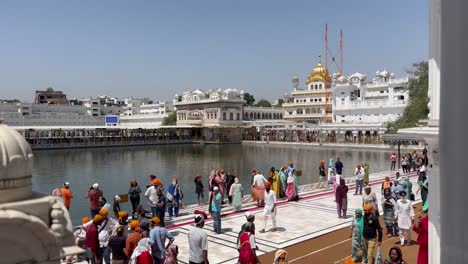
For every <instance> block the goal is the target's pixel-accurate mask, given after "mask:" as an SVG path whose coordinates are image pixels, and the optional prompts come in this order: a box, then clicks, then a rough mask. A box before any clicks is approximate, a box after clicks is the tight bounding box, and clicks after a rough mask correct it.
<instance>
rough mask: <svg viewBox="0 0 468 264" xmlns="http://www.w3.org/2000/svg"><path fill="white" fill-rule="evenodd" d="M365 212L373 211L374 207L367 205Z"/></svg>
mask: <svg viewBox="0 0 468 264" xmlns="http://www.w3.org/2000/svg"><path fill="white" fill-rule="evenodd" d="M363 209H364V211H372V210H373V209H374V207H372V205H370V204H366V205H364V208H363Z"/></svg>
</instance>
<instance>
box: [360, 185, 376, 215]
mask: <svg viewBox="0 0 468 264" xmlns="http://www.w3.org/2000/svg"><path fill="white" fill-rule="evenodd" d="M365 204H370V205H372V207H373V209H374V210H373V212H374V214H375V215H377V216H378V215H379V206H378V200H377V195H376V194H375V192H373V191H372V188H371V187H370V185H366V187H365V188H364V195H362V206H364V205H365Z"/></svg>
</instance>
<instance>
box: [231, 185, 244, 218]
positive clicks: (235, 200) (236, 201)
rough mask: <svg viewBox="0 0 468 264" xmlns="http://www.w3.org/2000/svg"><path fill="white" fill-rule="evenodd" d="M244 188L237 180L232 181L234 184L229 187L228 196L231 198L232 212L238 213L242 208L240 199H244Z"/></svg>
mask: <svg viewBox="0 0 468 264" xmlns="http://www.w3.org/2000/svg"><path fill="white" fill-rule="evenodd" d="M243 192H244V188H243V187H242V185H241V184H240V183H239V179H238V178H237V177H236V178H235V179H234V184H232V185H231V189H230V190H229V195H230V196H232V209H233V210H234V212H240V210H241V208H242V198H243V197H244V194H243Z"/></svg>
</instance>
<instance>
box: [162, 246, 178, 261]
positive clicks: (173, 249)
mask: <svg viewBox="0 0 468 264" xmlns="http://www.w3.org/2000/svg"><path fill="white" fill-rule="evenodd" d="M178 255H179V247H178V246H177V245H171V246H170V247H169V248H168V249H167V250H166V258H165V259H164V264H177V263H179V261H178V260H177V256H178Z"/></svg>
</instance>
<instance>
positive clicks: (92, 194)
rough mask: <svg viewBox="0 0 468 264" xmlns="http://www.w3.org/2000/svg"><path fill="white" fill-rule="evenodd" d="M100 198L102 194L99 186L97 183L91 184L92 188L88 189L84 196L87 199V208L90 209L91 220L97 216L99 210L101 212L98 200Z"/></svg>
mask: <svg viewBox="0 0 468 264" xmlns="http://www.w3.org/2000/svg"><path fill="white" fill-rule="evenodd" d="M102 196H103V193H102V191H101V190H99V184H97V183H95V184H93V186H92V187H90V188H89V191H88V192H87V193H86V195H85V197H86V198H89V204H90V205H89V207H90V209H91V217H93V218H94V216H95V215H97V214H99V210H101V205H100V204H99V198H101V197H102Z"/></svg>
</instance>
